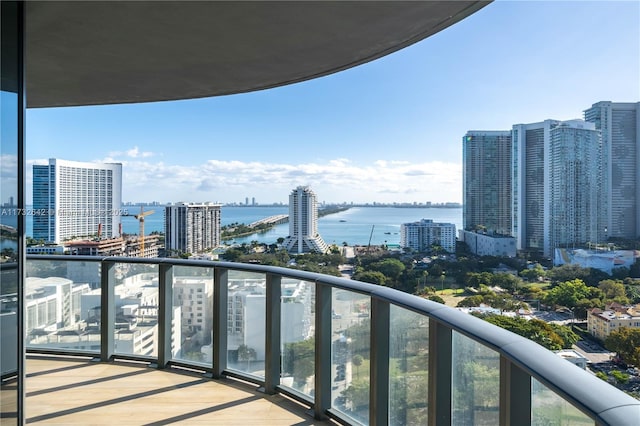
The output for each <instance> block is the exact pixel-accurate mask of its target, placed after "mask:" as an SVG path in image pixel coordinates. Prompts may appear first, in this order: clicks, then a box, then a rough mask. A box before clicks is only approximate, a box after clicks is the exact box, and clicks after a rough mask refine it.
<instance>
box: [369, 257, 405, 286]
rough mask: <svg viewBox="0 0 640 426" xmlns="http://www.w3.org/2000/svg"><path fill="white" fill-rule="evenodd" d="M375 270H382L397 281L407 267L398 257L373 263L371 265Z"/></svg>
mask: <svg viewBox="0 0 640 426" xmlns="http://www.w3.org/2000/svg"><path fill="white" fill-rule="evenodd" d="M370 268H371V269H373V270H374V271H379V272H382V273H383V274H384V275H385V276H386V277H388V278H389V279H390V280H392V281H394V282H397V281H398V280H399V279H400V276H401V275H402V273H403V272H404V270H405V269H406V267H405V266H404V263H402V262H401V261H399V260H398V259H393V258H387V259H384V260H381V261H380V262H375V263H372V264H371V266H370Z"/></svg>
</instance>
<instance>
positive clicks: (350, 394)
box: [331, 288, 371, 424]
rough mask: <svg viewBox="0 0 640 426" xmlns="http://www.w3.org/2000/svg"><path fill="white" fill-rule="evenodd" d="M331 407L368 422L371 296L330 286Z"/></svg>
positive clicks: (360, 420)
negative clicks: (331, 340) (331, 343)
mask: <svg viewBox="0 0 640 426" xmlns="http://www.w3.org/2000/svg"><path fill="white" fill-rule="evenodd" d="M331 303H332V306H333V312H332V316H333V320H332V326H331V331H332V335H333V345H332V346H333V347H332V364H333V365H332V368H331V370H332V381H333V386H332V388H331V389H332V391H331V400H332V401H333V404H332V405H333V407H334V408H336V409H337V410H339V411H341V412H342V413H344V414H346V415H348V416H351V417H353V418H354V419H356V420H358V421H359V422H362V423H365V424H367V423H369V359H370V352H371V351H370V346H371V319H370V316H369V315H370V309H371V299H370V298H369V297H368V296H363V295H361V294H359V293H353V292H350V291H346V290H340V289H336V288H334V289H333V290H332V302H331Z"/></svg>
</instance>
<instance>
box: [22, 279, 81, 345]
mask: <svg viewBox="0 0 640 426" xmlns="http://www.w3.org/2000/svg"><path fill="white" fill-rule="evenodd" d="M90 291H91V288H90V287H89V285H88V284H74V283H73V281H71V280H68V279H66V278H60V277H48V278H37V277H27V278H26V279H25V311H26V313H25V319H26V327H25V329H26V331H27V334H29V333H32V332H33V331H34V330H38V331H39V332H55V331H57V330H60V329H64V328H65V327H73V326H74V325H75V324H76V323H77V322H78V321H79V320H80V318H81V316H82V303H81V300H82V296H83V295H85V294H88V293H90Z"/></svg>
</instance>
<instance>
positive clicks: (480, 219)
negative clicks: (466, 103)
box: [462, 130, 512, 235]
mask: <svg viewBox="0 0 640 426" xmlns="http://www.w3.org/2000/svg"><path fill="white" fill-rule="evenodd" d="M511 141H512V139H511V131H509V130H499V131H488V130H487V131H484V130H483V131H477V130H472V131H468V132H467V134H466V135H465V136H464V137H463V138H462V147H463V150H462V164H463V168H462V182H463V197H464V202H463V210H462V220H463V226H464V229H466V230H469V231H472V230H476V229H479V228H482V229H484V230H486V231H489V232H490V233H497V234H502V235H511V193H512V192H511V150H512V147H511V146H512V143H511Z"/></svg>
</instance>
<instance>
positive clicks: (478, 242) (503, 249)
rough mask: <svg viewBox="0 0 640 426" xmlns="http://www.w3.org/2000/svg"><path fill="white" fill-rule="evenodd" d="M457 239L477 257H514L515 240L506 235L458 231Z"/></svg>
mask: <svg viewBox="0 0 640 426" xmlns="http://www.w3.org/2000/svg"><path fill="white" fill-rule="evenodd" d="M458 238H459V239H460V241H463V242H465V243H466V244H467V246H468V247H469V250H470V251H471V253H473V254H476V255H478V256H501V257H516V239H515V238H513V237H510V236H508V235H499V234H484V233H478V232H474V231H465V230H463V229H461V230H460V231H458Z"/></svg>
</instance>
